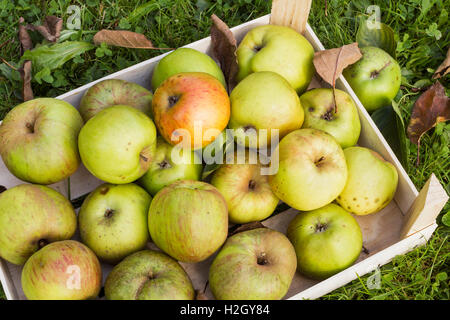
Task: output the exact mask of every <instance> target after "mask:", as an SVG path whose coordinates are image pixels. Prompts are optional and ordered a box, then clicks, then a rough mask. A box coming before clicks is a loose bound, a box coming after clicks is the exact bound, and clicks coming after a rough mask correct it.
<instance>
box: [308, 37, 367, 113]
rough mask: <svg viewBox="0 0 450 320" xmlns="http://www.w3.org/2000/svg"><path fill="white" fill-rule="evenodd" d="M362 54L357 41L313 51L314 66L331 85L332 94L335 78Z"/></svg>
mask: <svg viewBox="0 0 450 320" xmlns="http://www.w3.org/2000/svg"><path fill="white" fill-rule="evenodd" d="M361 57H362V54H361V51H360V50H359V47H358V43H357V42H354V43H352V44H347V45H345V46H342V47H340V48H333V49H328V50H323V51H318V52H315V53H314V59H313V63H314V67H315V68H316V71H317V73H318V74H319V75H320V76H321V77H322V79H323V80H325V81H326V82H328V83H329V84H330V85H331V86H333V95H334V89H335V85H336V79H337V78H339V76H340V75H341V74H342V71H344V69H345V68H346V67H347V66H349V65H351V64H354V63H355V62H357V61H358V60H359V59H361ZM334 105H335V112H337V106H336V101H334Z"/></svg>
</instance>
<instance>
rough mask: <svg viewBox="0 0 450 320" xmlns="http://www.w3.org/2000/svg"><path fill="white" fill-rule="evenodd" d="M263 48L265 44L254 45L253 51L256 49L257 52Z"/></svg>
mask: <svg viewBox="0 0 450 320" xmlns="http://www.w3.org/2000/svg"><path fill="white" fill-rule="evenodd" d="M262 48H264V46H262V45H260V46H259V45H255V46H254V47H253V51H255V53H257V52H259V51H261V49H262Z"/></svg>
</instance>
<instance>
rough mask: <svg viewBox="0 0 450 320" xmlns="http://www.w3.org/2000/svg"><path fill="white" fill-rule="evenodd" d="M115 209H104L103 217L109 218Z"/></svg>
mask: <svg viewBox="0 0 450 320" xmlns="http://www.w3.org/2000/svg"><path fill="white" fill-rule="evenodd" d="M114 212H115V211H114V210H113V209H106V211H105V218H111V217H112V215H113V213H114Z"/></svg>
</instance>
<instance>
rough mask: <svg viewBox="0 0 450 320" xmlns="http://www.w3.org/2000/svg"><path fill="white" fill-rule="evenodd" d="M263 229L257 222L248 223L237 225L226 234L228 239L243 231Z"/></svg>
mask: <svg viewBox="0 0 450 320" xmlns="http://www.w3.org/2000/svg"><path fill="white" fill-rule="evenodd" d="M265 227H266V226H264V225H263V224H262V223H261V222H259V221H255V222H249V223H246V224H242V225H239V226H237V227H235V228H231V229H230V230H229V232H228V237H231V236H234V235H235V234H238V233H241V232H244V231H249V230H253V229H258V228H265Z"/></svg>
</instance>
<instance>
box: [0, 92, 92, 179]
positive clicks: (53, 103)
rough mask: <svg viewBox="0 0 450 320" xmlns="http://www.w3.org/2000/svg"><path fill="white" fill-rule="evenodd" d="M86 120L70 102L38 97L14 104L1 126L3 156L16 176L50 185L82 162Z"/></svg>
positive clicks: (1, 151) (66, 175) (71, 171)
mask: <svg viewBox="0 0 450 320" xmlns="http://www.w3.org/2000/svg"><path fill="white" fill-rule="evenodd" d="M82 126H83V119H82V118H81V116H80V113H79V112H78V111H77V109H75V108H74V107H73V106H72V105H70V104H69V103H67V102H65V101H62V100H58V99H53V98H38V99H34V100H29V101H27V102H24V103H22V104H19V105H18V106H16V107H14V108H13V109H12V110H11V111H10V112H9V113H8V114H7V115H6V117H5V119H3V122H2V124H1V125H0V155H1V156H2V158H3V161H4V162H5V165H6V167H7V168H8V170H9V171H10V172H11V173H12V174H13V175H15V176H16V177H17V178H19V179H21V180H24V181H28V182H31V183H37V184H51V183H55V182H57V181H60V180H63V179H65V178H67V177H69V176H70V175H72V174H73V173H74V172H75V171H76V170H77V168H78V165H79V164H80V156H79V154H78V146H77V138H78V133H79V132H80V129H81V127H82Z"/></svg>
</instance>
